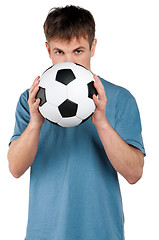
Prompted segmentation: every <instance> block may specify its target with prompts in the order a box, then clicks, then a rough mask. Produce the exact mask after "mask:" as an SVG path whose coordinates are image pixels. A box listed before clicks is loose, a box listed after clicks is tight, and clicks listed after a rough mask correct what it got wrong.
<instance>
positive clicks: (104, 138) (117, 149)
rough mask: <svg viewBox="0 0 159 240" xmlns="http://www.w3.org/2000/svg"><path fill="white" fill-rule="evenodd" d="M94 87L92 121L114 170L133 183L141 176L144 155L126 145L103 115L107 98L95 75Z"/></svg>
mask: <svg viewBox="0 0 159 240" xmlns="http://www.w3.org/2000/svg"><path fill="white" fill-rule="evenodd" d="M95 87H96V89H97V92H98V98H97V97H96V96H95V95H94V96H93V99H94V102H95V104H96V110H95V112H94V114H93V115H92V122H93V123H94V125H95V127H96V129H97V132H98V135H99V138H100V140H101V142H102V144H103V147H104V149H105V152H106V154H107V156H108V158H109V160H110V162H111V164H112V165H113V167H114V168H115V170H116V171H117V172H119V173H120V174H121V175H122V176H123V177H124V178H125V179H126V180H127V181H128V182H129V183H131V184H134V183H136V182H137V181H138V180H139V179H140V178H141V176H142V172H143V166H144V155H143V153H142V152H141V151H140V150H139V149H137V148H135V147H132V146H130V145H128V144H127V143H126V142H125V141H124V140H123V139H122V138H121V137H120V136H119V135H118V133H117V132H116V131H115V130H114V129H113V128H112V127H111V125H110V124H109V123H108V121H107V119H106V116H105V113H106V104H107V98H106V95H105V90H104V87H103V85H102V83H101V82H100V80H99V78H98V77H95Z"/></svg>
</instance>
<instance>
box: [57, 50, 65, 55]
mask: <svg viewBox="0 0 159 240" xmlns="http://www.w3.org/2000/svg"><path fill="white" fill-rule="evenodd" d="M55 53H56V54H57V55H61V54H63V51H61V50H58V51H56V52H55Z"/></svg>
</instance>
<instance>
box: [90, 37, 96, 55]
mask: <svg viewBox="0 0 159 240" xmlns="http://www.w3.org/2000/svg"><path fill="white" fill-rule="evenodd" d="M96 45H97V39H96V38H95V39H94V40H93V43H92V46H91V57H93V56H94V54H95V49H96Z"/></svg>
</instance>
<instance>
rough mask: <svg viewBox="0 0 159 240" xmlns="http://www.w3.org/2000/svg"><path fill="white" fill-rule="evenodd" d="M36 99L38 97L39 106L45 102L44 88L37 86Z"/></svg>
mask: <svg viewBox="0 0 159 240" xmlns="http://www.w3.org/2000/svg"><path fill="white" fill-rule="evenodd" d="M35 98H36V99H37V98H40V104H39V106H40V107H41V106H42V105H43V104H44V103H46V94H45V88H42V87H39V90H38V92H37V94H36V97H35Z"/></svg>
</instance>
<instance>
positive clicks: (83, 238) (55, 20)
mask: <svg viewBox="0 0 159 240" xmlns="http://www.w3.org/2000/svg"><path fill="white" fill-rule="evenodd" d="M44 32H45V36H46V40H47V42H46V48H47V51H48V53H49V57H50V58H51V60H52V64H56V63H59V62H76V63H78V64H81V65H83V66H84V67H86V68H87V69H89V70H90V71H91V65H90V61H91V57H93V56H94V53H95V48H96V44H97V40H96V39H95V23H94V19H93V16H92V15H91V13H90V12H89V11H87V10H85V9H82V8H79V7H75V6H66V7H64V8H55V9H52V10H51V11H50V12H49V14H48V16H47V18H46V21H45V23H44ZM94 79H95V83H94V86H95V88H96V90H97V92H98V98H97V97H96V96H95V95H93V100H94V102H95V105H96V110H95V112H94V114H93V115H92V118H91V119H89V120H88V121H86V122H85V123H83V124H82V125H79V126H77V127H73V128H62V127H59V126H56V125H54V124H51V123H50V122H49V121H47V120H44V118H43V117H42V115H41V114H40V113H39V111H38V106H39V103H40V99H37V100H36V99H35V97H36V94H37V91H38V83H39V77H37V78H36V79H35V81H34V83H33V85H32V86H31V88H30V90H27V91H25V92H24V93H23V94H22V95H21V96H20V99H19V102H18V105H17V110H16V123H15V130H14V134H13V137H12V138H11V144H10V148H9V151H8V160H9V169H10V171H11V173H12V174H13V176H14V177H16V178H18V177H20V176H21V175H22V174H23V173H24V172H25V171H26V170H27V169H28V168H29V167H31V174H30V198H29V216H28V226H27V234H26V240H42V239H46V240H97V239H99V240H105V239H107V240H120V239H122V240H123V239H124V217H123V209H122V201H121V195H120V189H119V183H118V177H117V172H118V173H120V174H121V175H122V176H123V177H124V178H125V179H126V180H127V181H128V182H129V183H131V184H134V183H136V182H137V181H138V180H139V179H140V178H141V176H142V172H143V165H144V155H145V150H144V146H143V141H142V136H141V123H140V116H139V111H138V107H137V104H136V101H135V99H134V97H133V96H132V95H131V94H130V93H129V92H128V91H127V90H126V89H124V88H122V87H119V86H116V85H114V84H112V83H109V82H107V81H105V80H103V79H102V78H100V77H97V76H96V75H95V76H94ZM91 120H92V122H91Z"/></svg>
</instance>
